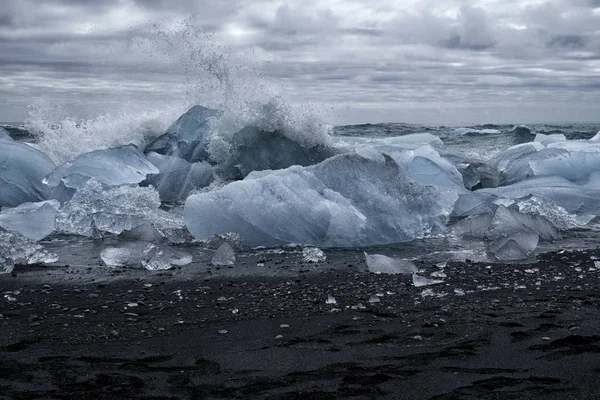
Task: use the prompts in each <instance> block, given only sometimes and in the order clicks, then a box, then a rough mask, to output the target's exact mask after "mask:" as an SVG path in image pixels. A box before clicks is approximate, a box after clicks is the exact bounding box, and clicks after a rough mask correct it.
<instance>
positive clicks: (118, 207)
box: [56, 179, 184, 241]
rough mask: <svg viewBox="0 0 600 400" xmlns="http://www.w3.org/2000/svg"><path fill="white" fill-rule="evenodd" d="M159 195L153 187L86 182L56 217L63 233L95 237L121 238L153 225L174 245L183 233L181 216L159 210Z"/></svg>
mask: <svg viewBox="0 0 600 400" xmlns="http://www.w3.org/2000/svg"><path fill="white" fill-rule="evenodd" d="M159 206H160V199H159V196H158V192H157V191H156V190H154V189H153V188H150V187H129V186H119V187H116V188H112V189H104V188H103V186H102V184H101V183H100V182H98V181H96V180H94V179H90V180H88V181H87V182H85V183H84V184H83V185H82V186H81V187H80V188H79V189H78V190H77V192H75V194H74V195H73V198H72V199H71V200H69V201H68V202H67V203H65V204H64V205H63V206H62V207H61V209H60V210H59V212H58V214H57V215H56V229H57V231H59V232H60V233H64V234H73V235H81V236H87V237H92V236H93V235H94V230H95V229H97V230H99V231H100V232H109V233H113V234H120V233H121V232H123V231H125V230H131V229H133V228H135V227H138V226H140V225H142V224H146V223H150V224H152V225H153V226H154V227H155V228H156V229H157V230H158V231H159V232H160V233H161V234H163V235H164V236H167V237H168V239H169V240H170V241H177V235H178V231H180V230H183V229H184V227H183V220H182V219H181V217H180V216H178V215H175V214H173V213H169V212H166V211H163V210H160V209H159Z"/></svg>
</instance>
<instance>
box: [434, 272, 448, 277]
mask: <svg viewBox="0 0 600 400" xmlns="http://www.w3.org/2000/svg"><path fill="white" fill-rule="evenodd" d="M431 276H432V277H433V278H446V277H447V275H446V273H445V272H442V271H435V272H432V273H431Z"/></svg>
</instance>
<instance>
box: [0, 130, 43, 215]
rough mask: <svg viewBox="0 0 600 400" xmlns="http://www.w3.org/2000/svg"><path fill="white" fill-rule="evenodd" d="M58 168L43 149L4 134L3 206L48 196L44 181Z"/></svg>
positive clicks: (0, 156)
mask: <svg viewBox="0 0 600 400" xmlns="http://www.w3.org/2000/svg"><path fill="white" fill-rule="evenodd" d="M54 167H55V165H54V163H53V162H52V160H50V158H48V156H46V155H45V154H44V153H42V152H41V151H39V150H37V149H35V148H33V147H32V146H29V145H27V144H25V143H19V142H16V141H13V140H12V139H10V138H6V137H0V207H16V206H18V205H19V204H22V203H25V202H37V201H41V200H46V199H48V198H49V195H50V191H49V190H48V187H47V186H46V185H44V184H43V183H42V180H43V179H44V177H45V176H46V175H48V174H49V173H50V172H52V170H53V169H54Z"/></svg>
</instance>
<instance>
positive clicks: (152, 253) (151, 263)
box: [142, 244, 192, 271]
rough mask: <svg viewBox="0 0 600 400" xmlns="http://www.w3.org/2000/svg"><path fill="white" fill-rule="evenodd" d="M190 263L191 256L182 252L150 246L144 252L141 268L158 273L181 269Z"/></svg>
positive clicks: (170, 248) (166, 247) (165, 247)
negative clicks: (174, 268) (173, 268)
mask: <svg viewBox="0 0 600 400" xmlns="http://www.w3.org/2000/svg"><path fill="white" fill-rule="evenodd" d="M191 262H192V256H191V255H190V254H188V253H186V252H184V251H181V250H177V249H174V248H172V247H168V246H157V245H153V244H150V245H148V247H146V249H145V250H144V254H143V258H142V266H143V267H144V268H146V269H147V270H149V271H159V270H165V269H171V268H172V267H181V266H184V265H188V264H190V263H191Z"/></svg>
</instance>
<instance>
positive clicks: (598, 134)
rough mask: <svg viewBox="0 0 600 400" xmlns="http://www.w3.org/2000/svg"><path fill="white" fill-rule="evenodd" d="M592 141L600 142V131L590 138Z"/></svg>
mask: <svg viewBox="0 0 600 400" xmlns="http://www.w3.org/2000/svg"><path fill="white" fill-rule="evenodd" d="M590 142H600V131H598V133H596V135H595V136H594V137H593V138H591V139H590Z"/></svg>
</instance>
